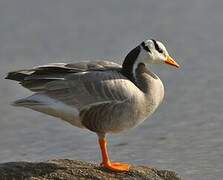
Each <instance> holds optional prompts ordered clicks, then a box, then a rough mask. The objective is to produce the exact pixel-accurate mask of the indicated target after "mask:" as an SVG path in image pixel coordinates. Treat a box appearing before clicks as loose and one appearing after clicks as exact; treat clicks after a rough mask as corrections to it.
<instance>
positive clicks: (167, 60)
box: [165, 56, 180, 68]
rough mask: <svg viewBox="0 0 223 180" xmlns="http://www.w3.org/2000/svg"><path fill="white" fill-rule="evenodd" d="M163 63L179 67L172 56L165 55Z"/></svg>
mask: <svg viewBox="0 0 223 180" xmlns="http://www.w3.org/2000/svg"><path fill="white" fill-rule="evenodd" d="M165 63H166V64H169V65H171V66H175V67H177V68H179V67H180V65H179V64H178V63H177V62H176V61H175V60H174V59H173V58H172V57H170V56H167V58H166V60H165Z"/></svg>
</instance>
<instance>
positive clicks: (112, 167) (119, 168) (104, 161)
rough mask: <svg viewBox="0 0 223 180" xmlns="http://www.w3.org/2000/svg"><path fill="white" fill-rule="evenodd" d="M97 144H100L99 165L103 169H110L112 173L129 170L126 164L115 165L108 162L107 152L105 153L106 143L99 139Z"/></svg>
mask: <svg viewBox="0 0 223 180" xmlns="http://www.w3.org/2000/svg"><path fill="white" fill-rule="evenodd" d="M99 144H100V148H101V154H102V163H101V164H102V165H103V166H104V167H106V168H107V169H110V170H112V171H119V172H123V171H128V170H129V165H128V164H124V163H117V162H115V163H112V162H111V161H110V160H109V157H108V151H107V141H106V140H105V139H99Z"/></svg>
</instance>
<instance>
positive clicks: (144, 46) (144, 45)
mask: <svg viewBox="0 0 223 180" xmlns="http://www.w3.org/2000/svg"><path fill="white" fill-rule="evenodd" d="M141 45H142V47H143V49H144V50H146V51H148V52H150V53H151V51H150V49H149V47H148V46H146V43H145V42H144V41H143V42H142V43H141Z"/></svg>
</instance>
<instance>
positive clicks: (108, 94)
mask: <svg viewBox="0 0 223 180" xmlns="http://www.w3.org/2000/svg"><path fill="white" fill-rule="evenodd" d="M144 46H145V43H144ZM147 48H148V47H147ZM142 50H145V47H144V48H143V49H142V48H141V47H140V46H137V47H136V48H134V49H133V50H132V51H131V52H130V53H129V54H128V55H127V56H126V59H125V61H124V63H123V66H120V65H118V64H116V63H112V62H109V61H93V62H90V61H84V62H79V63H73V64H66V63H54V64H48V65H43V66H37V67H34V68H32V69H24V70H19V71H14V72H10V73H8V75H7V77H6V79H11V80H15V81H18V82H19V83H20V84H21V85H22V86H24V87H25V88H27V89H29V90H31V91H33V92H34V94H33V95H32V96H30V97H27V98H24V99H20V100H18V101H15V102H14V105H15V106H24V107H27V108H30V109H33V110H36V111H39V112H43V113H45V114H49V115H52V116H55V117H59V118H61V119H63V120H65V121H67V122H69V123H71V124H73V125H75V126H78V127H81V128H87V129H89V130H91V131H94V132H96V133H100V134H105V133H107V132H119V131H123V130H126V129H129V128H132V127H134V126H136V125H138V124H139V123H141V122H142V121H143V120H145V119H146V118H147V117H148V116H149V115H150V114H151V113H152V112H153V111H154V110H155V109H156V108H157V107H158V105H159V104H160V102H161V101H162V99H163V94H164V89H163V85H162V82H161V81H160V79H159V78H158V77H157V76H156V75H155V74H153V73H152V72H150V71H149V70H148V69H147V68H146V66H145V65H144V63H140V61H141V57H140V55H141V54H142V55H141V56H143V52H141V51H142ZM146 52H151V51H146ZM140 53H141V54H140ZM137 59H139V60H138V61H139V62H138V61H137ZM133 75H134V76H133Z"/></svg>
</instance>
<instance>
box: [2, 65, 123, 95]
mask: <svg viewBox="0 0 223 180" xmlns="http://www.w3.org/2000/svg"><path fill="white" fill-rule="evenodd" d="M119 69H121V66H120V65H119V64H116V63H113V62H109V61H91V62H90V61H82V62H79V63H52V64H47V65H42V66H36V67H34V68H31V69H22V70H18V71H12V72H9V73H8V74H7V76H6V77H5V79H10V80H15V81H18V82H19V83H20V84H21V85H22V86H23V87H25V88H27V89H29V90H31V91H33V92H38V91H42V90H44V88H45V85H46V84H47V83H49V82H52V81H55V80H64V79H65V77H66V76H67V75H68V74H71V73H78V72H87V71H107V70H119Z"/></svg>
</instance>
